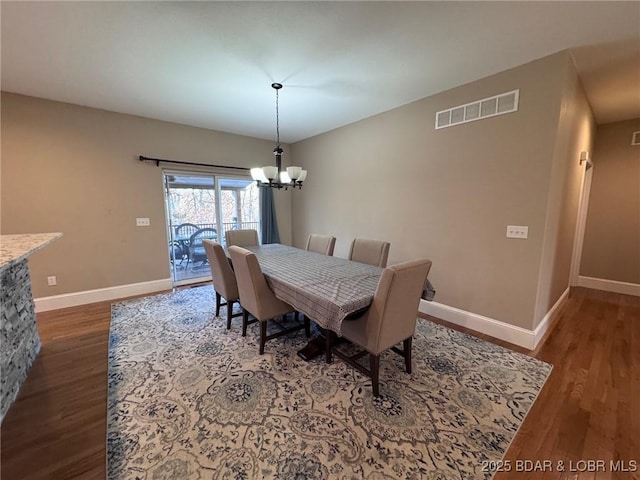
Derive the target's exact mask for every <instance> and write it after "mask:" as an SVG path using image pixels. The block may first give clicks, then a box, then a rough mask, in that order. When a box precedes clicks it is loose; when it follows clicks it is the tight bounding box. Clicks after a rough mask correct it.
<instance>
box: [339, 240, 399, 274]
mask: <svg viewBox="0 0 640 480" xmlns="http://www.w3.org/2000/svg"><path fill="white" fill-rule="evenodd" d="M390 247H391V243H389V242H384V241H382V240H367V239H365V238H354V239H353V242H351V248H350V249H349V260H353V261H354V262H360V263H366V264H368V265H375V266H376V267H383V268H384V267H386V266H387V258H388V257H389V248H390Z"/></svg>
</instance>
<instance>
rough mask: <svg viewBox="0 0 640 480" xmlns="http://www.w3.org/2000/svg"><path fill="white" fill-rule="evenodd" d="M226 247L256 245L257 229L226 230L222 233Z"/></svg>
mask: <svg viewBox="0 0 640 480" xmlns="http://www.w3.org/2000/svg"><path fill="white" fill-rule="evenodd" d="M224 238H225V241H226V242H227V248H228V247H230V246H231V245H237V246H238V247H253V246H256V245H258V231H257V230H227V231H226V232H225V233H224Z"/></svg>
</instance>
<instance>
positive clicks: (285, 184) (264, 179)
mask: <svg viewBox="0 0 640 480" xmlns="http://www.w3.org/2000/svg"><path fill="white" fill-rule="evenodd" d="M271 87H272V88H273V89H274V90H275V91H276V137H277V138H276V148H274V149H273V154H274V155H275V156H276V165H275V167H274V166H266V167H262V168H260V167H256V168H252V169H251V178H253V179H254V180H255V181H256V184H257V185H258V186H259V187H271V188H277V189H281V188H284V189H285V190H286V189H287V188H289V187H291V188H296V187H298V188H302V182H304V181H305V179H306V178H307V171H306V170H303V169H302V168H300V167H287V169H286V170H282V153H283V152H284V150H282V148H281V147H280V114H279V111H278V90H280V89H281V88H282V84H281V83H272V84H271Z"/></svg>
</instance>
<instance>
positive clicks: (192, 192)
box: [163, 171, 260, 286]
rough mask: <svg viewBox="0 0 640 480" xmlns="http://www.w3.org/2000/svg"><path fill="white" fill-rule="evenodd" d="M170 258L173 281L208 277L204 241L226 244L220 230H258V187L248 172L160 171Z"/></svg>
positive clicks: (208, 271) (204, 279)
mask: <svg viewBox="0 0 640 480" xmlns="http://www.w3.org/2000/svg"><path fill="white" fill-rule="evenodd" d="M163 180H164V186H165V188H164V190H165V207H166V212H167V215H166V218H167V240H168V246H169V248H168V258H169V266H170V270H171V277H172V281H173V284H174V286H177V285H185V284H189V283H196V282H203V281H208V280H210V279H211V269H210V267H209V263H208V261H207V256H206V253H205V251H204V246H203V244H202V241H203V240H214V241H217V242H219V243H221V244H222V245H223V246H225V241H224V232H226V231H227V230H234V229H255V230H257V231H258V232H260V202H259V196H258V187H257V186H256V185H255V182H254V181H252V180H251V178H249V177H242V176H238V177H235V176H221V175H212V174H203V173H195V172H193V173H190V172H175V171H173V172H172V171H165V172H163Z"/></svg>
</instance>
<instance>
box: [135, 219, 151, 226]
mask: <svg viewBox="0 0 640 480" xmlns="http://www.w3.org/2000/svg"><path fill="white" fill-rule="evenodd" d="M149 225H151V222H150V221H149V219H148V218H136V227H148V226H149Z"/></svg>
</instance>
